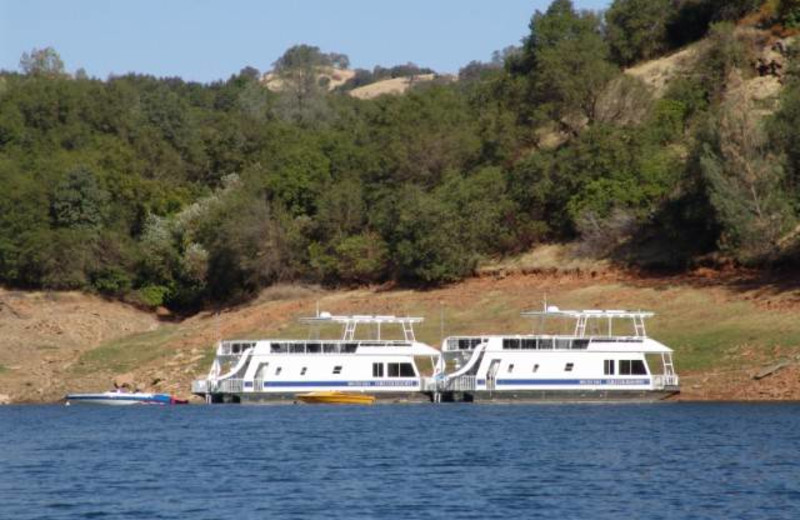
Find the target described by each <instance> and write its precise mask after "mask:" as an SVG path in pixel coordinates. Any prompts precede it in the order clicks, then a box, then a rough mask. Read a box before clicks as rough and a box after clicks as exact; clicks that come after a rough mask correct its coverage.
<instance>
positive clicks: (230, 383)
mask: <svg viewBox="0 0 800 520" xmlns="http://www.w3.org/2000/svg"><path fill="white" fill-rule="evenodd" d="M215 386H216V388H215V389H214V390H215V391H216V392H219V393H223V394H236V393H240V392H242V390H243V389H244V380H243V379H223V380H222V381H217V384H216V385H215Z"/></svg>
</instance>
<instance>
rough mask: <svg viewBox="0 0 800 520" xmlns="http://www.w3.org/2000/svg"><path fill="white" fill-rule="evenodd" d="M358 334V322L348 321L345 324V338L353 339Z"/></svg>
mask: <svg viewBox="0 0 800 520" xmlns="http://www.w3.org/2000/svg"><path fill="white" fill-rule="evenodd" d="M355 335H356V322H355V321H348V322H347V323H345V325H344V340H345V341H352V340H353V338H354V337H355Z"/></svg>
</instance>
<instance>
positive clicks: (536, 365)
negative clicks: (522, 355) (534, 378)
mask: <svg viewBox="0 0 800 520" xmlns="http://www.w3.org/2000/svg"><path fill="white" fill-rule="evenodd" d="M538 371H539V363H536V364H535V365H533V373H534V374H535V373H536V372H538Z"/></svg>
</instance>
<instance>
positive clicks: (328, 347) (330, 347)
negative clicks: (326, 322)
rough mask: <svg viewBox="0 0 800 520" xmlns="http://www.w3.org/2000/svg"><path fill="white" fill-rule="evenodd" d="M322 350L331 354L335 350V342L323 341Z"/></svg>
mask: <svg viewBox="0 0 800 520" xmlns="http://www.w3.org/2000/svg"><path fill="white" fill-rule="evenodd" d="M322 351H323V352H325V353H326V354H333V353H335V352H336V343H325V344H324V345H322Z"/></svg>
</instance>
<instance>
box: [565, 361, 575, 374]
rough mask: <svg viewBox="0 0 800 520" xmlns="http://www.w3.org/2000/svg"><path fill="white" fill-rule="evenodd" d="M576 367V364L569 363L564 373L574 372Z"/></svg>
mask: <svg viewBox="0 0 800 520" xmlns="http://www.w3.org/2000/svg"><path fill="white" fill-rule="evenodd" d="M574 366H575V363H567V365H566V366H565V367H564V372H572V368H573V367H574Z"/></svg>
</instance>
